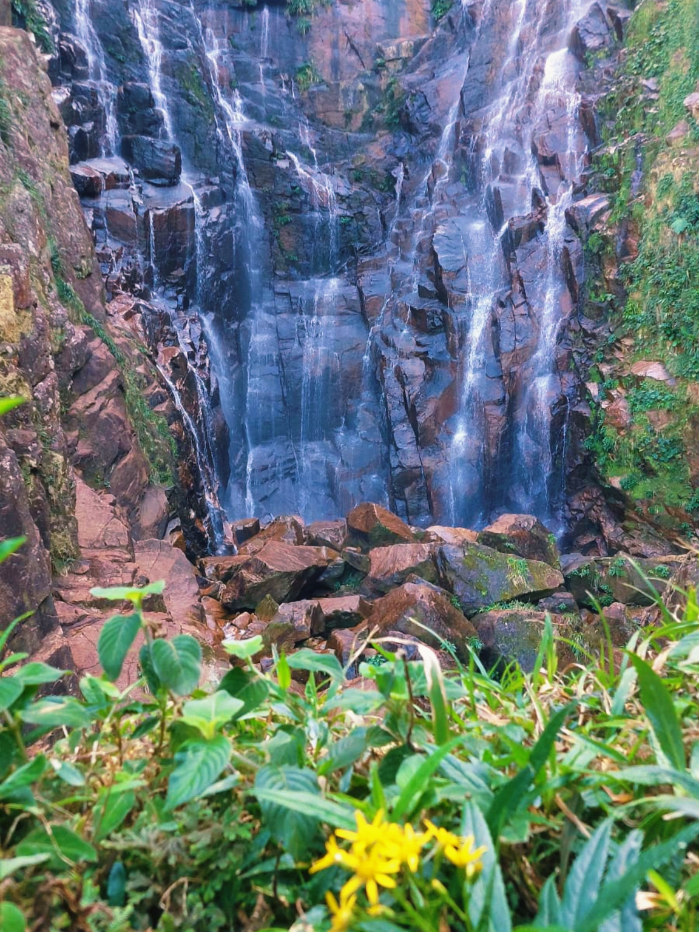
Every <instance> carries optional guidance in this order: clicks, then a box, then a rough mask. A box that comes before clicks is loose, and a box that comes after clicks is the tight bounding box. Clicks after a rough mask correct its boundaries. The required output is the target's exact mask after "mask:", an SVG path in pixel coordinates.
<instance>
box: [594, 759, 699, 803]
mask: <svg viewBox="0 0 699 932" xmlns="http://www.w3.org/2000/svg"><path fill="white" fill-rule="evenodd" d="M605 776H607V774H605ZM608 776H609V777H610V778H611V779H612V780H619V781H621V782H625V783H635V784H638V785H639V786H666V785H667V784H668V783H670V784H671V785H673V786H680V787H682V789H683V790H685V791H686V792H687V793H689V794H690V795H691V796H694V797H695V798H696V799H699V780H696V779H695V778H694V777H692V776H690V774H688V773H687V771H682V770H673V769H672V767H658V766H655V765H653V764H642V765H640V766H638V767H626V768H625V769H624V770H610V771H608Z"/></svg>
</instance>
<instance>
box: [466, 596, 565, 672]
mask: <svg viewBox="0 0 699 932" xmlns="http://www.w3.org/2000/svg"><path fill="white" fill-rule="evenodd" d="M549 617H550V618H551V623H552V625H553V630H554V635H558V636H560V637H564V638H570V636H571V633H572V632H571V625H570V622H568V621H566V620H564V619H562V618H561V617H560V616H557V615H551V616H549ZM545 621H546V613H545V612H537V611H531V612H529V611H524V610H520V609H517V610H513V609H505V610H495V611H489V612H483V613H481V614H479V615H476V616H475V617H474V618H472V619H471V622H472V624H473V627H474V628H475V630H476V632H477V637H478V640H479V641H480V642H481V644H482V647H481V659H482V662H483V663H484V664H485V666H486V667H492V666H495V665H496V664H497V665H504V664H508V663H512V662H514V661H516V662H517V663H518V664H519V665H520V667H521V668H522V670H523V671H524V672H525V673H531V672H532V670H533V669H534V663H535V661H536V657H537V654H538V652H539V648H540V646H541V637H542V634H543V630H544V623H545ZM556 650H557V653H558V656H559V663H560V664H561V666H565V665H566V664H567V663H572V662H574V660H575V657H574V655H573V653H572V651H571V650H570V649H569V648H568V647H567V646H564V645H562V644H561V643H560V642H557V643H556Z"/></svg>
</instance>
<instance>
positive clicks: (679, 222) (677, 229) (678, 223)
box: [670, 217, 689, 236]
mask: <svg viewBox="0 0 699 932" xmlns="http://www.w3.org/2000/svg"><path fill="white" fill-rule="evenodd" d="M670 229H671V230H672V232H673V233H676V234H677V235H678V236H680V235H681V234H682V233H684V232H685V231H686V230H688V229H689V221H688V220H685V218H684V217H678V218H677V219H676V220H673V221H672V223H671V224H670Z"/></svg>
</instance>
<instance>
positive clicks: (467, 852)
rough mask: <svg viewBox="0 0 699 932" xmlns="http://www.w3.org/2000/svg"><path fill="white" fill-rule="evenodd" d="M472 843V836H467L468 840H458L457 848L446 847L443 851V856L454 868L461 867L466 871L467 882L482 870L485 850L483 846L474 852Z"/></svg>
mask: <svg viewBox="0 0 699 932" xmlns="http://www.w3.org/2000/svg"><path fill="white" fill-rule="evenodd" d="M474 841H475V839H474V837H473V835H469V836H468V838H463V839H461V840H460V844H459V846H458V847H456V846H455V845H447V846H446V847H445V849H444V856H445V857H446V858H448V860H450V861H451V863H452V864H454V865H456V867H463V868H464V869H465V871H466V877H467V878H468V879H469V880H471V878H472V877H475V876H476V874H478V873H480V871H481V870H482V869H483V862H482V860H481V859H482V857H483V855H484V854H485V852H486V850H487V849H486V848H485V847H484V846H481V847H480V848H476V849H475V850H474V848H473V844H474Z"/></svg>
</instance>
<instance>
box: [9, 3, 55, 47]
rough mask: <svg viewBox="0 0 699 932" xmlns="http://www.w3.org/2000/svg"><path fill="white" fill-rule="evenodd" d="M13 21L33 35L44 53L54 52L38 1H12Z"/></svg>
mask: <svg viewBox="0 0 699 932" xmlns="http://www.w3.org/2000/svg"><path fill="white" fill-rule="evenodd" d="M12 21H13V24H14V25H18V26H21V27H23V28H25V29H27V30H28V31H29V32H31V33H33V34H34V36H35V37H36V41H37V42H38V44H39V48H40V49H41V51H42V52H46V53H52V52H53V51H54V47H53V40H52V38H51V36H50V34H49V31H48V27H47V24H46V20H45V19H44V17H43V16H42V15H41V11H40V10H39V8H38V7H37V4H36V0H12Z"/></svg>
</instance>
